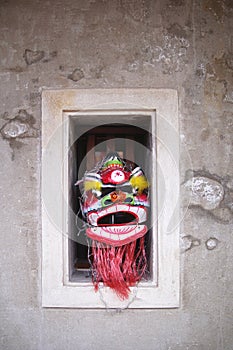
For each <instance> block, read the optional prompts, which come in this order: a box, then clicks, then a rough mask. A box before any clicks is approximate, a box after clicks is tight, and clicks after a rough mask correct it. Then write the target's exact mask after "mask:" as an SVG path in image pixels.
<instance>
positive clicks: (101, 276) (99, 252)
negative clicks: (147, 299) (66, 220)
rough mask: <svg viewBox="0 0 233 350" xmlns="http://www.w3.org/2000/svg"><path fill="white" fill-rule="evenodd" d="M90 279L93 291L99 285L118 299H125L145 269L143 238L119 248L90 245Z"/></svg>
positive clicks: (97, 244) (95, 243)
mask: <svg viewBox="0 0 233 350" xmlns="http://www.w3.org/2000/svg"><path fill="white" fill-rule="evenodd" d="M92 255H93V266H92V277H93V283H94V287H95V290H96V291H97V290H98V288H99V283H100V282H103V284H104V285H105V286H108V287H110V288H111V289H113V290H114V291H115V292H116V294H117V295H118V296H119V297H120V299H127V298H128V296H129V293H130V288H129V287H132V286H135V284H136V283H137V282H138V281H140V279H141V278H142V276H143V275H144V273H145V270H146V267H147V260H146V252H145V246H144V237H141V238H140V239H139V245H138V246H137V241H133V242H131V243H128V244H126V245H123V246H121V247H113V246H108V245H106V244H104V243H100V242H97V241H93V243H92Z"/></svg>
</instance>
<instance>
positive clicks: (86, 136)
mask: <svg viewBox="0 0 233 350" xmlns="http://www.w3.org/2000/svg"><path fill="white" fill-rule="evenodd" d="M121 118H122V117H121ZM106 119H107V118H106ZM143 119H144V121H143V122H142V120H143ZM126 120H127V117H125V124H122V123H107V124H102V125H99V126H94V127H93V128H90V125H83V124H84V123H82V121H81V122H80V118H79V116H78V117H76V116H70V117H69V131H70V132H69V135H70V140H69V144H70V148H69V157H68V159H69V164H68V169H69V172H70V175H69V203H70V206H71V208H72V210H73V212H74V213H75V214H76V215H77V217H78V218H79V219H80V220H78V222H79V223H80V222H81V221H82V214H81V210H80V203H79V200H78V198H80V196H81V193H80V188H79V186H74V184H75V182H76V180H77V177H78V178H81V177H83V176H84V173H85V171H90V170H91V169H93V168H94V167H95V164H96V163H99V162H101V161H102V160H103V158H104V157H105V156H106V155H107V154H108V153H109V152H117V153H118V155H119V156H120V157H121V158H122V159H124V161H127V164H128V165H131V166H132V168H133V167H136V166H140V167H141V168H142V169H143V170H144V169H145V171H146V173H147V177H148V180H149V181H150V180H151V162H152V159H150V153H151V152H150V151H151V148H152V139H151V137H152V136H151V132H150V131H149V129H150V128H151V126H150V120H149V118H148V116H142V117H141V124H142V125H140V127H139V126H135V125H130V124H127V123H126ZM95 123H98V117H96V120H95ZM87 128H88V130H87V131H86V129H87ZM148 209H149V208H148ZM149 212H150V209H149ZM128 219H129V218H127V217H124V218H121V219H120V220H121V221H122V220H128ZM150 219H151V218H150V215H148V220H147V222H148V223H147V226H148V232H147V234H146V235H145V250H146V258H147V269H146V272H145V274H144V276H143V279H144V280H149V279H151V277H152V228H151V223H150ZM102 220H104V219H102ZM106 220H107V219H106ZM100 224H103V225H104V224H106V223H105V222H104V221H103V222H101V223H100ZM69 228H70V231H71V232H70V234H71V238H69V244H68V257H69V279H70V281H71V282H85V281H86V282H87V281H90V279H91V272H90V267H91V266H90V255H91V253H92V252H91V248H89V247H88V245H87V239H86V235H85V230H82V229H81V227H77V225H74V223H72V224H70V225H69ZM154 229H155V228H154ZM137 244H138V243H137Z"/></svg>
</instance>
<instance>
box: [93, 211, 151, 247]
mask: <svg viewBox="0 0 233 350" xmlns="http://www.w3.org/2000/svg"><path fill="white" fill-rule="evenodd" d="M87 219H88V222H89V224H90V225H91V226H90V227H88V228H87V230H86V233H87V236H88V237H90V238H92V239H94V240H96V241H99V242H103V243H106V244H109V245H113V246H121V245H124V244H127V243H130V242H132V241H134V240H136V239H138V238H140V237H142V236H144V235H145V234H146V233H147V231H148V229H147V226H146V225H144V224H141V223H144V222H145V221H146V220H147V210H146V208H145V207H143V206H131V205H129V204H113V205H111V206H109V207H108V208H106V209H102V210H100V211H98V212H96V211H92V212H89V213H88V215H87Z"/></svg>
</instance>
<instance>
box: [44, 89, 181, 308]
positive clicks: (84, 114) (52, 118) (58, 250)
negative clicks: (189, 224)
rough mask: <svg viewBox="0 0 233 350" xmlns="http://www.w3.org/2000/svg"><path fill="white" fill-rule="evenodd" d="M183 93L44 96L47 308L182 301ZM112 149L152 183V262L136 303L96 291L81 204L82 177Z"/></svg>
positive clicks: (97, 92)
mask: <svg viewBox="0 0 233 350" xmlns="http://www.w3.org/2000/svg"><path fill="white" fill-rule="evenodd" d="M178 145H179V136H178V106H177V93H176V91H174V90H168V89H165V90H157V89H114V90H111V89H106V90H105V89H98V90H44V91H43V95H42V305H43V306H44V307H82V308H104V307H110V308H124V307H130V308H160V307H177V306H178V305H179V243H178V242H179V239H178V238H179V214H178V210H177V208H178V204H179V203H178V200H179V168H178V164H179V147H178ZM109 152H117V153H118V154H119V156H120V157H121V158H122V159H124V160H125V161H127V162H129V163H130V164H135V165H136V166H140V167H141V168H142V169H143V171H144V172H145V175H146V177H147V179H148V181H149V183H150V189H149V192H150V210H149V214H148V227H149V230H148V232H147V234H146V245H145V246H146V256H147V261H148V267H147V271H146V273H145V275H144V276H143V278H142V280H141V281H140V282H139V284H138V285H137V286H136V287H134V288H132V293H131V294H132V295H131V297H130V298H129V300H128V301H122V300H120V299H119V298H117V296H116V295H115V294H114V292H112V291H111V290H109V288H108V287H103V288H100V290H99V292H95V291H94V288H93V285H92V281H91V274H90V259H89V256H90V250H89V249H90V248H89V246H88V242H87V239H86V236H85V223H83V220H82V213H81V208H80V203H79V198H80V196H81V193H80V188H79V186H75V183H76V182H77V181H78V180H80V179H82V178H83V176H84V174H85V172H86V171H90V170H91V169H93V168H94V167H95V164H96V163H98V162H99V161H101V159H103V157H104V156H106V155H107V154H108V153H109Z"/></svg>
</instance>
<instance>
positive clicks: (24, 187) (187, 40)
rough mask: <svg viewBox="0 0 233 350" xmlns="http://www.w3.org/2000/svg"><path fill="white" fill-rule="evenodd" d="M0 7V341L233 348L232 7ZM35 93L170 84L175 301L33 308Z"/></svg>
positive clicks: (9, 1) (124, 1)
mask: <svg viewBox="0 0 233 350" xmlns="http://www.w3.org/2000/svg"><path fill="white" fill-rule="evenodd" d="M0 5H1V11H0V37H1V40H0V50H1V51H0V52H1V53H0V58H1V67H0V75H1V87H0V89H1V94H0V96H1V104H0V123H1V124H0V129H1V137H0V152H1V168H0V172H1V203H0V205H1V238H0V240H1V243H0V245H1V283H0V285H1V288H0V290H1V292H0V293H1V298H0V302H1V326H0V328H1V349H4V350H7V349H9V350H10V349H11V350H14V349H17V350H18V349H30V350H31V349H43V350H44V349H45V350H50V349H56V350H57V349H61V350H62V349H79V350H81V349H85V350H87V349H111V350H113V349H120V348H121V349H145V348H146V349H156V350H181V349H182V350H183V349H189V350H197V349H198V350H201V349H203V350H208V349H209V350H217V349H221V350H231V349H232V347H233V319H232V318H233V310H232V308H233V284H232V267H233V250H232V245H233V237H232V220H233V166H232V128H233V113H232V103H233V74H232V73H233V59H232V57H233V56H232V54H233V36H232V33H233V21H232V15H233V3H232V1H231V0H222V1H218V0H186V1H184V0H163V1H159V0H144V1H139V0H113V1H110V0H109V1H106V0H96V1H95V0H87V1H81V0H76V1H74V0H73V1H72V0H63V1H60V0H57V1H55V0H48V1H45V0H44V1H42V0H34V1H27V0H1V1H0ZM42 87H48V88H49V87H51V88H111V87H114V88H117V87H134V88H135V87H145V88H147V87H153V88H174V89H177V90H178V94H179V113H180V141H181V164H180V169H181V179H182V188H183V190H184V191H183V197H182V203H181V209H182V210H183V213H185V218H184V220H183V221H182V223H181V232H180V236H181V259H182V270H181V275H182V281H181V286H182V289H181V290H182V292H181V300H182V305H181V307H180V308H179V309H174V310H172V309H171V310H144V311H143V310H125V311H123V312H120V313H119V312H118V313H117V312H115V311H95V310H88V311H86V310H77V309H76V310H75V309H71V310H69V309H42V308H41V278H40V276H41V268H40V264H41V243H40V242H41V223H40V220H41V218H40V163H41V154H40V128H41V101H40V96H41V88H42ZM184 150H188V152H189V155H190V157H191V163H192V167H191V168H190V165H189V164H190V161H189V159H188V157H187V154H186V153H185V152H184ZM193 177H194V178H195V179H194V184H195V186H193V187H192V188H191V187H190V179H192V178H193ZM188 194H190V195H191V205H190V206H189V208H188V209H187V210H186V207H187V200H186V197H187V195H188Z"/></svg>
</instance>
